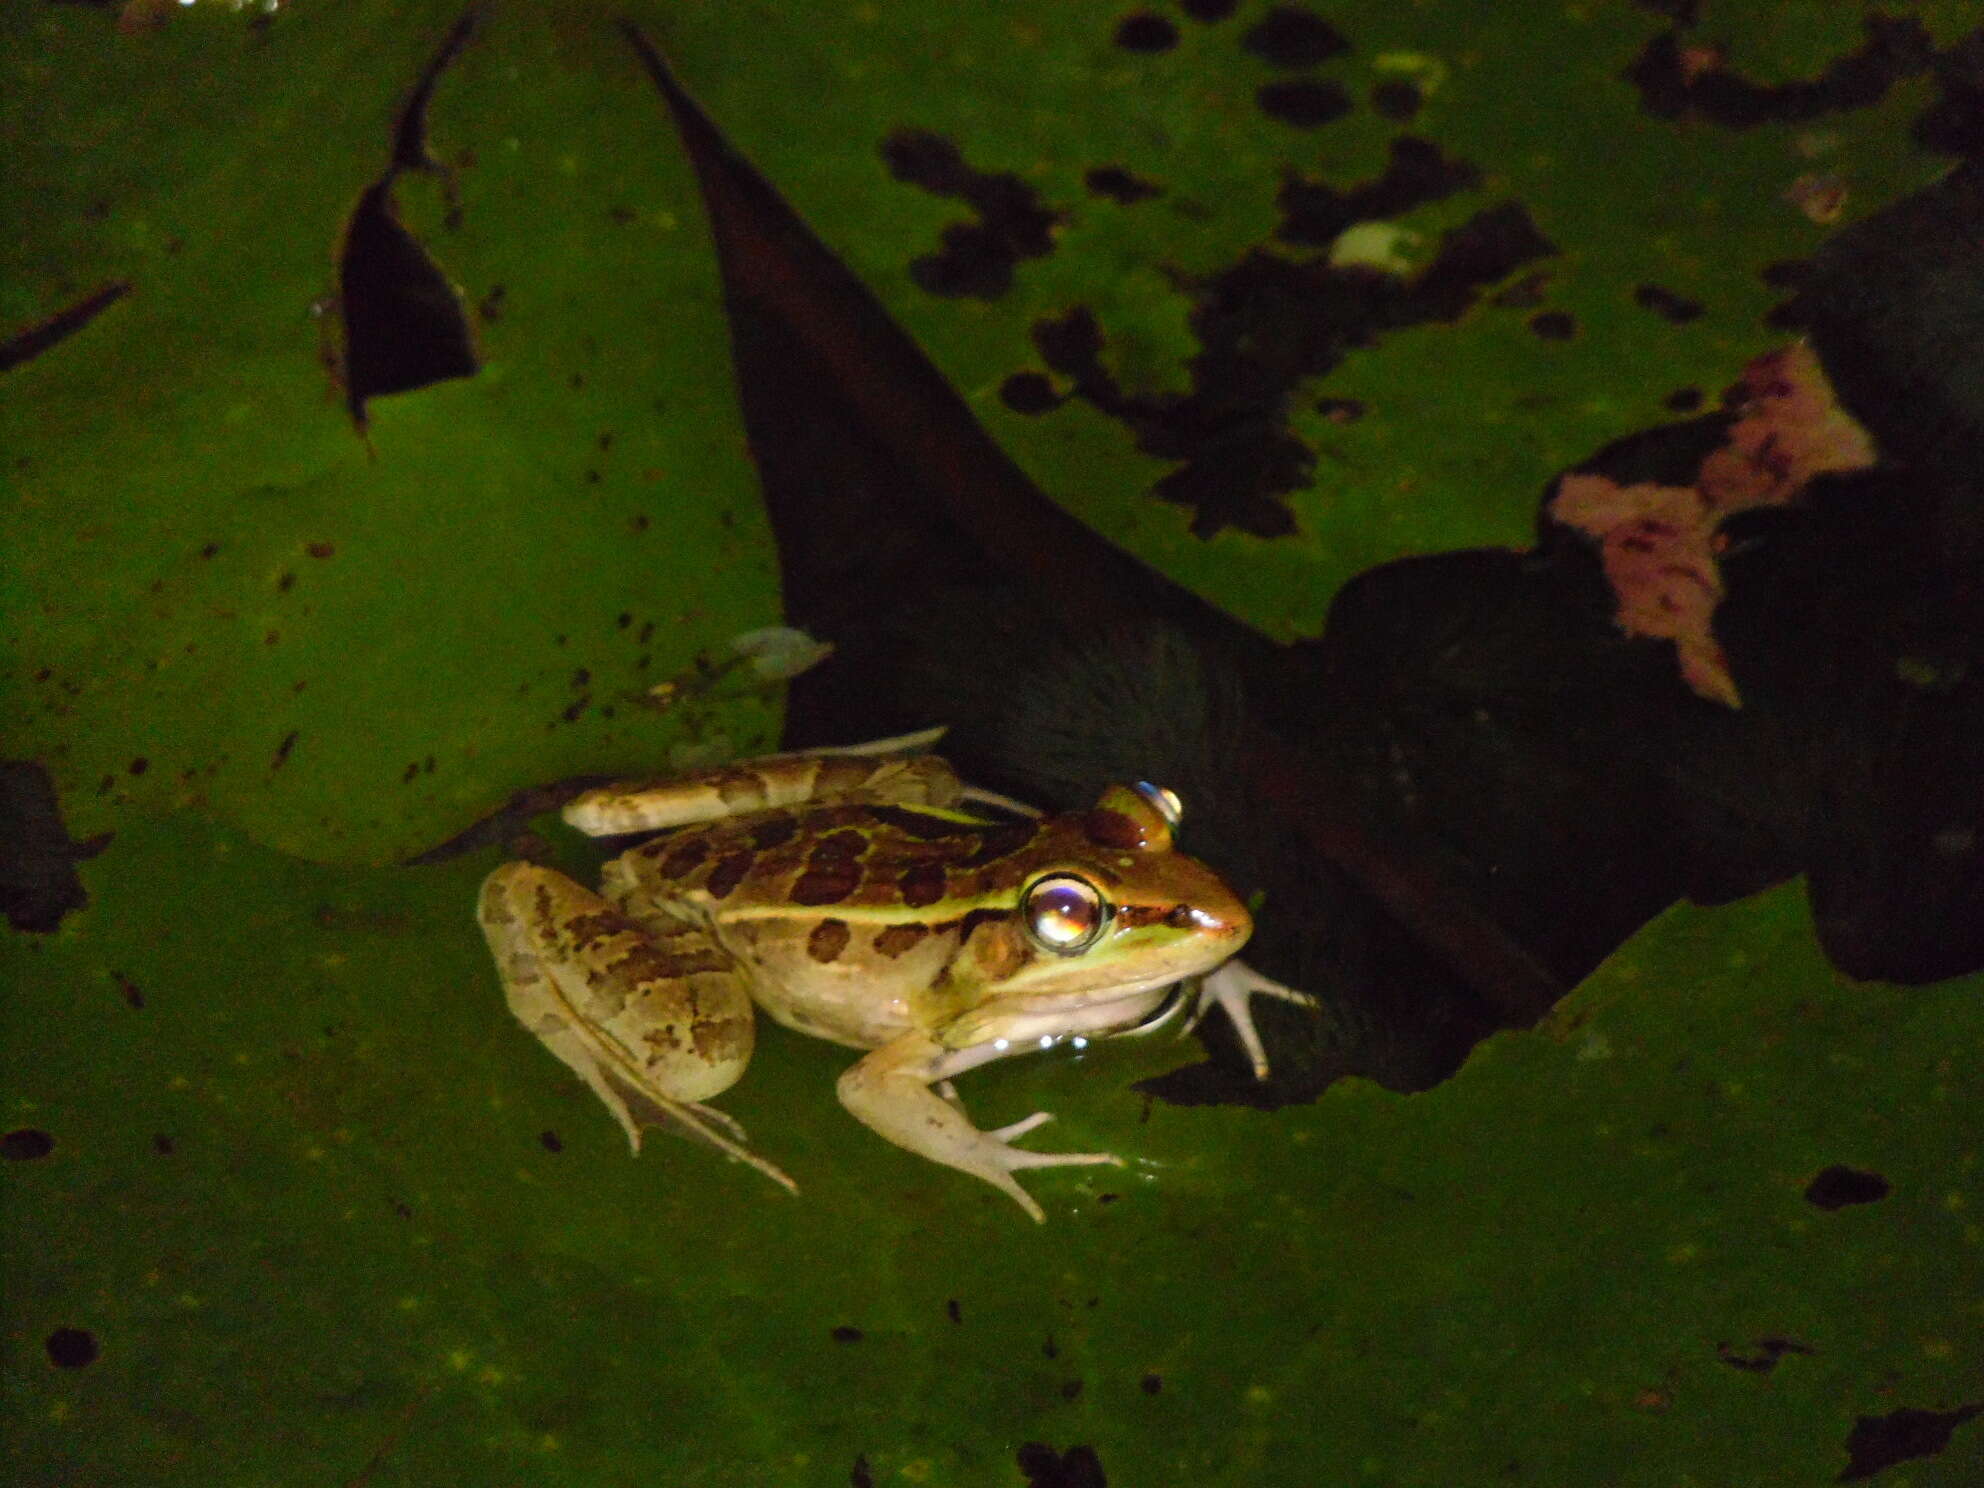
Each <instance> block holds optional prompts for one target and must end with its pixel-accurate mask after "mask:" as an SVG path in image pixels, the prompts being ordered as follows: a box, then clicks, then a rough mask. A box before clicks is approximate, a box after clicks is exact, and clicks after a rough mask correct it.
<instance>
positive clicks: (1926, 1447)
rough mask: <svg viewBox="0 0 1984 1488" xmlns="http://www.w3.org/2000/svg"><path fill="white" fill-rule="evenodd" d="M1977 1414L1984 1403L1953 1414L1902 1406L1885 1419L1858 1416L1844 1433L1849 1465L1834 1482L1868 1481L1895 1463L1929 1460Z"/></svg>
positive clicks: (1954, 1411)
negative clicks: (1914, 1459)
mask: <svg viewBox="0 0 1984 1488" xmlns="http://www.w3.org/2000/svg"><path fill="white" fill-rule="evenodd" d="M1980 1413H1984V1403H1979V1404H1977V1405H1965V1406H1960V1407H1958V1408H1957V1409H1956V1410H1953V1411H1932V1410H1917V1409H1916V1408H1915V1407H1913V1406H1903V1407H1902V1408H1901V1409H1900V1410H1897V1411H1890V1412H1889V1413H1888V1414H1887V1415H1885V1416H1862V1417H1861V1418H1860V1419H1859V1420H1857V1421H1855V1422H1854V1423H1853V1430H1852V1431H1850V1432H1848V1433H1847V1437H1846V1455H1847V1457H1848V1458H1849V1462H1848V1464H1847V1468H1846V1471H1845V1472H1843V1473H1841V1474H1840V1475H1839V1477H1838V1479H1837V1481H1839V1482H1841V1483H1852V1482H1856V1481H1858V1480H1859V1479H1861V1478H1871V1477H1872V1476H1873V1475H1874V1474H1875V1473H1877V1472H1880V1471H1882V1470H1883V1469H1886V1468H1890V1467H1893V1466H1894V1465H1895V1464H1896V1463H1897V1462H1906V1461H1908V1460H1909V1459H1910V1458H1913V1457H1933V1456H1935V1455H1936V1454H1937V1453H1938V1452H1940V1451H1942V1450H1943V1448H1945V1447H1947V1446H1948V1445H1949V1444H1950V1434H1951V1433H1952V1432H1953V1431H1955V1430H1956V1428H1957V1427H1959V1426H1961V1425H1963V1424H1964V1423H1965V1422H1966V1421H1969V1420H1971V1419H1973V1418H1974V1417H1976V1416H1977V1415H1979V1414H1980Z"/></svg>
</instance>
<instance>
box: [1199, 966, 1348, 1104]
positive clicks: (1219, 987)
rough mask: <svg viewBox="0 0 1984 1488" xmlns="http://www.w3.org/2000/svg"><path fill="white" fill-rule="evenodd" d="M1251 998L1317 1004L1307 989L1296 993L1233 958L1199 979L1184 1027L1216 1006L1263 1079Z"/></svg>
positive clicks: (1263, 1053) (1264, 1057)
mask: <svg viewBox="0 0 1984 1488" xmlns="http://www.w3.org/2000/svg"><path fill="white" fill-rule="evenodd" d="M1254 997H1278V998H1280V999H1281V1000H1282V1001H1283V1002H1292V1003H1294V1004H1296V1005H1297V1006H1298V1007H1314V1006H1316V999H1315V998H1314V997H1312V996H1310V995H1309V994H1308V993H1307V992H1298V991H1297V990H1296V989H1295V988H1293V987H1290V986H1287V985H1285V984H1284V983H1281V982H1277V981H1275V980H1274V979H1273V978H1272V977H1265V976H1262V975H1261V974H1260V973H1259V972H1258V971H1256V970H1254V968H1253V967H1251V966H1249V965H1248V964H1247V963H1246V962H1245V961H1242V960H1240V959H1239V958H1238V957H1235V958H1234V959H1233V960H1231V961H1228V962H1226V963H1225V964H1224V965H1223V966H1219V967H1217V968H1215V969H1214V970H1212V971H1210V972H1208V973H1206V975H1205V976H1204V977H1202V978H1201V979H1200V981H1199V999H1198V1007H1197V1009H1196V1010H1195V1011H1194V1013H1193V1015H1192V1021H1191V1023H1190V1024H1188V1025H1187V1027H1188V1029H1189V1028H1190V1027H1193V1026H1196V1025H1197V1023H1198V1021H1199V1019H1200V1018H1202V1017H1204V1016H1205V1013H1206V1010H1207V1009H1208V1008H1211V1007H1215V1006H1216V1007H1218V1008H1219V1010H1220V1011H1221V1012H1223V1013H1224V1014H1226V1020H1227V1022H1229V1023H1231V1024H1232V1025H1233V1032H1234V1033H1235V1034H1236V1035H1237V1036H1238V1037H1239V1040H1240V1047H1241V1048H1242V1049H1244V1050H1245V1051H1246V1053H1247V1062H1248V1063H1249V1064H1251V1065H1252V1066H1253V1067H1254V1078H1255V1079H1256V1080H1265V1079H1266V1078H1267V1077H1268V1054H1267V1049H1266V1047H1265V1046H1264V1045H1263V1044H1262V1043H1261V1035H1260V1031H1259V1030H1258V1029H1257V1028H1255V1027H1254V1014H1253V1009H1252V1006H1251V1004H1250V999H1251V998H1254Z"/></svg>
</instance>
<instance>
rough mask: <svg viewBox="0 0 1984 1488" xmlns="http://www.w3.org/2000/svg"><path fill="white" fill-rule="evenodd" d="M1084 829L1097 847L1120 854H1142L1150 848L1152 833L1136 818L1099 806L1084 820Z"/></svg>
mask: <svg viewBox="0 0 1984 1488" xmlns="http://www.w3.org/2000/svg"><path fill="white" fill-rule="evenodd" d="M1082 829H1083V830H1084V831H1085V832H1087V833H1088V840H1089V841H1091V842H1093V843H1094V844H1095V845H1096V846H1097V847H1113V848H1115V849H1117V850H1118V851H1120V852H1142V851H1143V850H1144V849H1145V848H1147V847H1149V846H1150V833H1149V832H1148V831H1146V830H1145V828H1144V825H1143V823H1141V822H1139V821H1138V820H1137V819H1136V818H1135V817H1130V816H1125V815H1124V814H1123V813H1122V812H1120V811H1110V810H1108V809H1107V808H1105V807H1101V806H1098V807H1096V808H1095V809H1094V810H1093V811H1090V812H1089V813H1088V814H1087V815H1085V816H1084V817H1083V818H1082Z"/></svg>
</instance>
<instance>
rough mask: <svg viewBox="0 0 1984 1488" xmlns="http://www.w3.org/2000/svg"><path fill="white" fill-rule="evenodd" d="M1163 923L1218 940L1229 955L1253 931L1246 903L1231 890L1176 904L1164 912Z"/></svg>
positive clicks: (1244, 941) (1238, 947) (1252, 919)
mask: <svg viewBox="0 0 1984 1488" xmlns="http://www.w3.org/2000/svg"><path fill="white" fill-rule="evenodd" d="M1164 918H1165V923H1166V924H1168V925H1170V926H1171V928H1172V929H1174V930H1188V931H1193V932H1196V933H1197V934H1198V935H1200V936H1202V937H1205V938H1207V939H1210V940H1216V941H1218V942H1219V943H1220V944H1221V945H1222V946H1223V947H1224V948H1225V950H1226V954H1227V955H1232V954H1233V953H1234V952H1235V951H1238V950H1239V949H1240V947H1241V946H1243V945H1245V944H1246V943H1247V939H1248V937H1249V936H1251V935H1252V934H1253V933H1254V917H1253V916H1252V915H1250V914H1248V913H1247V906H1246V905H1244V904H1242V903H1241V902H1240V901H1239V900H1238V899H1237V898H1235V897H1234V896H1232V895H1231V894H1221V895H1218V896H1216V897H1213V896H1208V897H1206V898H1203V899H1200V900H1198V901H1197V902H1194V903H1187V904H1180V905H1177V906H1176V907H1175V908H1173V909H1172V911H1171V912H1170V913H1169V914H1168V915H1166V916H1165V917H1164Z"/></svg>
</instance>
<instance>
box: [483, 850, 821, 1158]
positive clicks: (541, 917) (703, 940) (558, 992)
mask: <svg viewBox="0 0 1984 1488" xmlns="http://www.w3.org/2000/svg"><path fill="white" fill-rule="evenodd" d="M477 919H478V920H480V922H481V924H482V930H483V934H484V935H485V936H487V937H488V940H489V949H490V951H491V952H492V953H493V954H494V955H495V957H496V968H497V973H498V975H499V976H500V977H501V979H502V982H503V990H504V993H505V994H506V995H507V997H508V998H509V1003H510V1011H511V1012H513V1013H515V1014H516V1015H517V1019H518V1021H520V1022H521V1023H522V1024H523V1025H524V1026H525V1027H526V1028H528V1029H529V1030H530V1031H531V1032H532V1033H534V1034H536V1035H537V1037H538V1039H539V1040H540V1041H541V1042H542V1043H543V1044H544V1046H545V1047H546V1048H547V1049H549V1050H550V1051H551V1052H552V1053H554V1054H556V1055H557V1056H558V1057H559V1058H560V1059H562V1060H563V1061H564V1062H565V1063H566V1064H567V1065H569V1066H570V1067H571V1069H572V1071H573V1072H574V1073H575V1074H577V1075H578V1077H579V1078H580V1079H582V1080H584V1081H585V1082H586V1084H587V1085H588V1086H590V1087H591V1089H592V1091H593V1093H594V1094H595V1095H597V1096H598V1097H599V1098H600V1100H601V1101H602V1102H603V1103H604V1104H605V1106H606V1108H607V1109H608V1110H609V1111H611V1112H612V1113H613V1115H614V1118H615V1119H616V1120H617V1121H618V1122H619V1123H620V1125H621V1128H622V1129H623V1130H625V1132H626V1133H627V1140H628V1142H629V1143H631V1144H632V1146H633V1148H634V1151H635V1152H639V1151H640V1149H641V1129H642V1127H643V1126H665V1127H668V1128H670V1129H672V1130H674V1131H678V1132H681V1133H682V1134H683V1135H685V1136H689V1137H693V1138H695V1139H696V1140H698V1141H701V1142H705V1143H707V1144H708V1145H710V1146H712V1147H715V1148H717V1149H718V1150H719V1151H721V1152H723V1153H725V1154H727V1155H728V1156H730V1157H733V1158H736V1159H737V1160H739V1161H740V1162H746V1163H749V1164H750V1165H751V1166H752V1167H754V1168H756V1169H757V1170H758V1171H759V1172H761V1173H763V1174H764V1175H765V1176H766V1177H767V1178H770V1179H771V1180H772V1181H773V1182H775V1183H778V1184H781V1185H783V1186H784V1187H785V1188H787V1189H791V1190H793V1191H794V1192H797V1185H796V1184H794V1183H793V1181H792V1179H791V1178H789V1177H787V1176H786V1174H785V1173H784V1172H783V1171H782V1170H780V1169H779V1168H778V1167H777V1166H775V1165H774V1164H772V1163H770V1162H768V1161H766V1160H765V1159H764V1158H762V1157H759V1156H758V1155H757V1154H756V1153H754V1152H752V1151H751V1149H750V1148H749V1147H748V1146H747V1145H745V1140H744V1131H743V1128H742V1127H740V1126H739V1125H738V1124H737V1122H736V1121H735V1120H733V1119H732V1118H731V1117H730V1116H728V1115H726V1114H725V1113H723V1112H722V1111H719V1110H717V1109H716V1108H715V1107H713V1106H707V1105H704V1104H702V1102H703V1100H704V1099H705V1098H706V1097H708V1096H712V1095H716V1094H718V1093H719V1092H721V1091H724V1090H727V1089H729V1087H730V1086H732V1085H734V1084H735V1083H736V1082H737V1080H738V1077H739V1076H741V1075H742V1074H743V1073H744V1067H745V1065H746V1064H747V1063H749V1062H750V1058H751V1045H752V1039H753V1033H754V1026H753V1015H752V1011H751V999H750V995H749V994H748V993H747V992H746V991H745V989H744V986H743V984H742V982H741V981H740V979H739V978H738V976H737V974H736V970H735V968H734V967H733V966H732V964H731V962H730V960H729V958H728V957H727V956H725V955H724V954H723V953H722V952H721V950H720V949H719V948H718V947H717V946H716V944H715V943H714V942H713V941H712V940H711V939H710V937H709V936H708V935H707V934H705V933H704V932H703V930H702V929H701V928H699V927H698V926H695V925H693V924H689V923H687V922H683V923H682V924H681V925H680V926H675V925H670V924H667V923H655V924H643V923H640V922H637V921H635V920H634V919H632V918H631V917H630V916H628V915H627V914H625V913H624V912H622V911H621V910H620V909H618V908H617V907H615V906H614V905H613V904H611V903H609V902H608V901H607V900H605V899H602V898H601V897H600V896H599V895H597V894H595V893H593V892H591V891H590V890H588V889H585V888H582V887H580V886H579V885H578V884H576V883H574V882H572V880H571V879H569V878H566V877H565V876H564V875H563V874H562V873H554V872H552V871H551V870H550V869H548V868H539V867H536V866H534V865H532V864H529V863H506V864H504V865H503V866H502V867H500V868H498V869H497V870H496V871H495V872H494V873H492V874H490V875H489V877H488V878H487V879H486V880H485V881H484V883H483V885H482V897H481V901H480V904H479V905H478V908H477Z"/></svg>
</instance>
